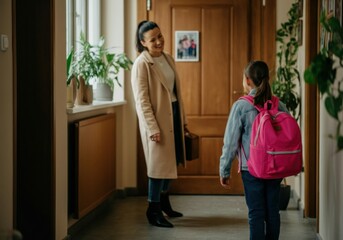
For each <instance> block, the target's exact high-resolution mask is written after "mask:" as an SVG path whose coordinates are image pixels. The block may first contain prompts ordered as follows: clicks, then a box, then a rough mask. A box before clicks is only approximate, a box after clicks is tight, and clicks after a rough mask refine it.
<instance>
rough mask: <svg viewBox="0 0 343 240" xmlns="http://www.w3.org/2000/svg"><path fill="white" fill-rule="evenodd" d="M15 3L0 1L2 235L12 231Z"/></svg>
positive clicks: (0, 211)
mask: <svg viewBox="0 0 343 240" xmlns="http://www.w3.org/2000/svg"><path fill="white" fill-rule="evenodd" d="M11 23H12V1H11V0H1V1H0V34H6V35H8V37H9V49H8V50H7V51H6V52H2V51H0V79H1V88H0V111H1V117H0V191H1V192H0V235H1V234H2V233H4V232H7V231H10V230H12V228H13V71H12V68H13V64H12V62H13V51H12V24H11Z"/></svg>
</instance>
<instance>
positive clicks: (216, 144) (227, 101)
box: [142, 0, 248, 194]
mask: <svg viewBox="0 0 343 240" xmlns="http://www.w3.org/2000/svg"><path fill="white" fill-rule="evenodd" d="M148 18H149V20H152V21H155V22H157V24H158V25H159V26H160V28H161V31H162V33H163V35H164V37H165V51H166V52H169V53H171V54H172V55H173V56H174V54H175V50H174V46H175V44H174V41H175V40H174V32H175V31H187V30H189V31H199V46H200V49H199V53H200V55H199V56H200V58H199V61H198V62H176V67H177V71H178V73H179V75H180V79H181V84H182V94H183V100H184V105H185V112H186V115H187V119H188V127H189V129H190V130H191V131H192V132H194V133H196V134H198V135H199V136H200V157H199V159H198V160H195V161H190V162H187V166H186V168H183V167H181V166H180V167H179V168H178V171H179V178H178V179H177V180H175V181H173V184H172V189H171V191H172V192H174V193H185V194H190V193H193V194H243V185H242V181H241V177H240V175H239V174H237V169H238V161H237V160H235V161H234V164H233V167H232V176H231V183H232V188H231V189H230V190H226V189H224V188H222V187H221V186H220V183H219V175H218V173H219V157H220V155H221V150H222V145H223V134H224V131H225V127H226V122H227V118H228V114H229V111H230V107H231V105H232V103H233V102H234V101H235V100H236V99H237V98H238V97H239V96H240V95H241V93H242V72H243V68H244V66H245V65H246V63H247V61H248V0H211V1H206V0H155V1H152V10H151V11H149V12H148ZM234 92H235V93H236V94H233V93H234ZM142 171H145V169H144V170H142Z"/></svg>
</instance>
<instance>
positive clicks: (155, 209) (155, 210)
mask: <svg viewBox="0 0 343 240" xmlns="http://www.w3.org/2000/svg"><path fill="white" fill-rule="evenodd" d="M146 216H147V218H148V221H149V223H150V224H151V225H154V226H157V227H166V228H172V227H174V226H173V224H171V223H170V222H168V221H167V219H165V218H164V216H163V214H162V211H161V204H160V203H159V202H149V207H148V210H147V211H146Z"/></svg>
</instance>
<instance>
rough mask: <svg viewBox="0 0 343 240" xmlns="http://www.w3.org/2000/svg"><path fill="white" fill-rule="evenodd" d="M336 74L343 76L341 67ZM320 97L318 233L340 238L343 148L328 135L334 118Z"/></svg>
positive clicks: (342, 233) (326, 237) (342, 234)
mask: <svg viewBox="0 0 343 240" xmlns="http://www.w3.org/2000/svg"><path fill="white" fill-rule="evenodd" d="M337 75H338V77H339V78H342V77H343V68H342V67H341V68H340V69H339V71H338V74H337ZM323 99H324V98H321V101H320V133H319V134H320V142H319V146H320V153H319V235H320V237H321V238H322V239H323V240H331V239H343V228H342V226H343V150H341V151H340V152H338V153H337V152H336V150H337V149H336V145H337V142H336V141H335V140H333V139H331V138H329V137H328V135H329V134H334V133H335V131H336V126H337V122H336V121H334V120H333V118H332V117H330V116H329V115H328V113H327V112H326V109H325V106H324V103H323ZM342 120H343V119H342ZM341 135H343V130H342V128H341Z"/></svg>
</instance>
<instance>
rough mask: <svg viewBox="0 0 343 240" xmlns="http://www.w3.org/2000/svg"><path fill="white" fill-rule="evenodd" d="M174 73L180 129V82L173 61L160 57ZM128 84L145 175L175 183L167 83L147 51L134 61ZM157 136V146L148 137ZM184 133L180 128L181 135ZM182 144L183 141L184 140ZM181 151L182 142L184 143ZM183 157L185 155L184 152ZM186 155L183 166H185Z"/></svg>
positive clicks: (181, 106) (171, 110)
mask: <svg viewBox="0 0 343 240" xmlns="http://www.w3.org/2000/svg"><path fill="white" fill-rule="evenodd" d="M163 54H164V56H165V57H166V59H167V61H168V63H169V65H170V66H171V67H172V69H173V70H174V72H175V76H176V77H175V83H176V92H177V98H178V103H179V106H180V114H181V126H184V124H185V123H186V119H185V114H184V109H183V104H182V103H183V101H182V97H181V90H180V79H179V77H178V74H177V72H176V69H175V63H174V60H173V58H172V57H171V56H170V55H169V54H166V53H163ZM131 74H132V75H131V82H132V89H133V94H134V98H135V101H136V111H137V116H138V121H139V129H140V133H141V138H142V144H143V149H144V155H145V160H146V165H147V174H148V177H150V178H160V179H163V178H164V179H175V178H177V166H176V156H175V144H174V127H173V109H172V102H171V96H170V94H169V91H168V88H167V80H166V78H165V76H164V74H163V73H162V71H161V70H160V68H159V66H158V65H157V64H155V63H154V61H153V59H152V57H151V56H150V54H149V53H148V52H147V51H144V52H142V53H141V54H140V55H139V56H138V57H137V59H136V60H135V62H134V64H133V66H132V70H131ZM156 133H160V136H161V141H160V142H158V143H156V142H154V141H152V140H150V136H152V135H154V134H156ZM181 136H184V129H183V127H182V135H181ZM183 141H184V139H183ZM183 148H184V149H185V147H184V142H183ZM183 152H184V153H185V151H183ZM185 159H186V157H185V154H184V159H183V165H185Z"/></svg>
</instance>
